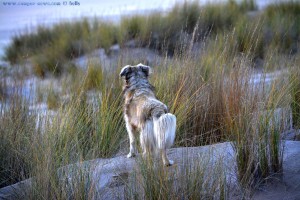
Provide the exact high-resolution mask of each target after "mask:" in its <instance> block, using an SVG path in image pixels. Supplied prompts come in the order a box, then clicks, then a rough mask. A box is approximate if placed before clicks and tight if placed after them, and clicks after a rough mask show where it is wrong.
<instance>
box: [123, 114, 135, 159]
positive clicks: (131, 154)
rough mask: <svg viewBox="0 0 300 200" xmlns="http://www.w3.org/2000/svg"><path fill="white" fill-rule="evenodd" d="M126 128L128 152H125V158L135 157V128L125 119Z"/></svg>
mask: <svg viewBox="0 0 300 200" xmlns="http://www.w3.org/2000/svg"><path fill="white" fill-rule="evenodd" d="M125 121H126V129H127V132H128V136H129V145H130V148H129V153H128V154H127V158H132V157H135V153H136V140H135V129H134V128H133V127H132V125H131V124H130V123H129V122H128V121H127V120H126V118H125Z"/></svg>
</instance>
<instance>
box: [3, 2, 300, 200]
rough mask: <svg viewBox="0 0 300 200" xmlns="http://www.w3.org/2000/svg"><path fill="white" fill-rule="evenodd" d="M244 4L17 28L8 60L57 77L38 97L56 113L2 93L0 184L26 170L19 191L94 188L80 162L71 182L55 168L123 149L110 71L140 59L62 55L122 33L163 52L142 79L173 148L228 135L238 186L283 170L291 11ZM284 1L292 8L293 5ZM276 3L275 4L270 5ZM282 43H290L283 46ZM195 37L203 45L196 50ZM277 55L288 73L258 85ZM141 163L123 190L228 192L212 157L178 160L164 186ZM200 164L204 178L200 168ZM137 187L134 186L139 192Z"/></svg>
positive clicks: (117, 93)
mask: <svg viewBox="0 0 300 200" xmlns="http://www.w3.org/2000/svg"><path fill="white" fill-rule="evenodd" d="M245 2H246V3H245ZM247 2H248V3H249V4H247ZM251 2H253V1H244V4H240V5H239V4H237V3H235V2H232V1H230V2H228V3H226V4H223V5H207V6H205V7H203V8H202V7H200V6H199V5H198V4H196V3H192V4H187V3H186V4H184V5H182V6H179V5H177V6H176V7H174V8H173V10H172V11H171V12H170V13H168V14H166V15H162V14H157V13H155V14H150V15H149V16H147V17H145V16H134V17H132V18H124V19H122V21H121V22H120V25H119V26H118V25H113V24H108V23H104V22H98V21H97V20H94V21H92V23H90V22H89V21H88V20H84V21H82V22H76V23H74V24H73V23H64V24H61V25H56V26H54V27H53V28H50V29H48V28H43V27H40V28H38V29H37V32H35V33H27V34H25V35H19V36H16V37H15V38H14V39H13V43H12V45H11V46H10V47H8V48H7V52H6V58H7V59H8V60H9V61H10V62H11V63H17V62H22V59H23V58H24V57H26V58H30V59H32V64H33V68H34V71H35V73H36V75H38V76H40V77H47V75H49V74H56V75H60V78H61V79H60V81H61V82H62V90H53V88H52V90H51V88H46V89H48V90H47V91H46V89H45V91H46V94H44V93H43V94H42V96H43V97H41V99H46V101H47V103H48V108H49V109H53V110H55V111H54V114H50V112H49V113H47V114H45V115H41V113H37V112H36V111H34V110H32V109H31V108H30V103H29V102H26V101H25V99H23V98H22V96H21V94H15V95H16V96H13V97H11V98H10V101H6V100H5V99H4V100H2V102H3V103H5V102H7V107H0V109H1V110H0V131H1V132H0V137H1V140H0V157H1V159H0V165H1V168H0V187H2V186H6V185H9V184H12V183H15V182H18V181H20V180H24V179H26V178H29V177H35V181H34V183H33V189H32V191H31V193H30V194H29V196H28V198H32V199H43V198H46V199H70V198H71V199H92V198H93V197H94V195H95V194H94V190H95V188H94V186H93V185H89V178H90V177H89V176H88V175H85V171H82V170H78V171H75V172H74V173H75V174H77V175H76V177H78V179H72V180H69V179H68V178H67V177H65V178H62V176H61V175H59V173H58V172H57V171H58V169H60V168H61V167H62V166H65V165H69V164H74V163H77V162H82V161H84V160H89V159H95V158H99V157H101V158H105V157H111V156H114V155H116V154H117V153H118V152H120V151H121V152H123V151H127V148H126V149H122V146H124V145H123V143H124V141H125V142H127V141H126V138H127V133H126V129H125V123H124V121H123V117H122V103H123V101H122V91H121V90H122V82H121V80H120V79H119V77H118V73H119V71H120V69H121V68H122V67H123V66H124V65H127V64H137V63H123V61H122V59H121V58H120V59H119V61H118V64H117V66H115V68H113V69H112V70H110V71H108V70H105V69H104V67H103V66H101V65H100V64H97V63H93V62H90V63H89V66H88V67H87V70H86V71H83V70H81V69H79V68H76V66H74V64H72V63H70V59H71V58H75V57H78V56H80V55H83V54H85V53H87V52H90V51H92V50H93V49H96V48H99V47H101V48H104V49H105V51H106V52H109V47H110V46H111V45H112V44H115V43H119V44H120V45H121V46H123V45H125V43H126V41H128V40H131V39H134V40H136V41H138V42H139V44H140V45H141V46H148V47H150V48H154V49H157V50H159V51H160V52H161V53H162V54H163V55H166V54H170V53H171V54H172V58H169V57H165V59H164V60H161V61H158V62H157V63H158V64H157V65H155V66H152V67H153V70H154V75H153V76H151V77H150V82H151V83H152V84H153V85H154V86H155V87H156V93H157V97H158V98H159V99H160V100H161V101H162V102H164V103H166V104H167V105H168V107H169V108H170V111H171V112H172V113H174V114H175V115H176V117H177V130H176V141H175V143H176V144H175V146H184V147H187V146H199V145H205V144H213V143H217V142H222V141H231V142H232V144H233V147H234V149H235V153H236V161H237V170H238V171H237V173H238V178H239V183H240V184H241V186H242V188H244V193H245V195H249V194H248V191H250V189H251V188H253V187H256V186H257V185H258V184H259V183H260V182H262V181H263V180H264V179H265V178H267V177H269V176H270V175H272V174H274V173H279V172H281V171H282V152H283V149H282V144H281V140H280V139H281V136H280V133H282V132H283V131H284V130H286V129H287V128H288V127H287V125H286V124H287V122H286V121H288V120H290V119H289V114H288V109H286V108H289V106H291V110H292V113H293V122H294V127H295V128H297V127H299V124H298V122H299V121H300V120H298V119H299V113H300V111H299V95H298V94H299V84H298V83H299V78H298V77H299V69H298V68H297V66H298V64H297V63H298V62H299V60H297V59H294V58H295V57H296V56H297V55H298V54H297V53H295V52H293V51H291V50H292V49H293V44H294V41H295V40H297V39H296V38H295V37H294V36H291V37H290V36H289V34H291V35H293V34H294V33H297V31H298V29H297V27H298V24H297V23H296V22H297V21H296V20H298V19H297V17H298V15H299V14H298V13H299V12H296V11H295V12H291V13H288V12H287V11H286V9H285V6H286V4H284V5H283V6H282V7H280V6H274V7H272V6H271V7H269V8H267V10H266V12H263V14H261V15H259V16H257V17H254V18H251V20H250V18H249V17H248V16H246V15H245V14H243V12H245V11H248V10H255V6H251V5H252V4H251ZM290 4H291V5H294V6H295V8H294V7H293V9H295V10H296V9H297V8H298V6H299V5H298V4H297V3H290ZM287 7H288V6H287ZM277 9H279V10H280V12H275V11H276V10H277ZM228 10H230V11H232V12H228ZM272 10H275V11H272ZM225 11H226V12H225ZM242 11H243V12H242ZM273 12H274V14H272V13H273ZM271 15H276V16H277V17H273V16H271ZM286 15H288V16H289V18H288V19H289V20H290V21H289V22H288V26H290V28H289V29H286V31H287V32H286V33H288V34H283V35H282V34H281V33H280V32H278V30H276V29H273V28H272V26H273V23H275V24H277V23H278V24H280V25H282V26H283V25H286V24H287V21H285V19H286V18H285V16H286ZM279 16H280V17H279ZM281 17H283V18H282V19H284V20H280V19H281ZM294 17H295V18H294ZM279 18H280V19H279ZM298 21H299V20H298ZM276 27H278V26H277V25H276ZM70 33H74V34H70ZM273 33H274V34H275V33H276V34H277V33H278V34H280V37H281V39H280V43H277V42H279V41H278V40H277V39H276V38H277V36H276V37H275V36H274V37H273V36H272V37H271V40H270V41H268V40H266V39H265V38H266V34H271V35H272V34H273ZM285 35H286V36H287V37H285ZM39 38H41V39H39ZM179 38H180V39H179ZM41 41H43V42H41ZM288 41H291V45H283V47H284V49H282V48H280V47H281V44H283V43H286V42H288ZM70 42H71V43H72V45H71V43H70ZM199 43H200V44H201V47H199V48H198V49H196V50H195V49H193V47H194V46H195V45H197V44H199ZM287 53H289V54H288V55H287ZM258 58H261V59H264V62H263V65H262V66H261V68H262V69H263V70H265V71H263V73H262V76H261V77H262V80H259V81H261V82H259V83H258V84H257V83H255V81H257V80H254V79H253V73H254V72H255V71H254V68H252V67H251V66H255V60H256V59H258ZM43 59H45V60H43ZM286 60H289V62H286ZM279 61H280V62H279ZM281 62H283V63H284V64H285V65H286V66H285V68H286V70H287V71H288V72H289V73H290V74H291V75H290V77H289V78H286V77H284V76H279V77H277V78H276V79H274V80H273V81H271V82H269V83H264V81H263V78H264V76H266V74H265V72H266V71H268V70H270V69H277V68H279V69H280V68H282V66H280V63H281ZM48 63H49V64H48ZM66 66H68V67H66ZM0 84H1V83H0ZM1 88H5V84H1V85H0V95H1ZM3 90H4V89H3ZM40 90H43V89H40ZM41 92H43V91H41ZM44 95H45V96H44ZM44 97H45V98H44ZM37 119H39V120H37ZM207 159H209V157H208V158H207ZM218 167H219V168H218ZM140 168H141V171H142V173H141V174H140V175H139V176H133V178H132V180H131V182H130V183H128V184H129V185H128V187H127V189H128V190H127V191H126V194H127V195H128V198H136V199H139V198H146V199H153V198H158V199H160V198H161V199H163V197H164V196H165V195H171V196H174V198H175V197H176V195H179V196H181V197H182V198H188V199H197V198H199V197H203V196H204V197H207V198H208V199H210V198H217V199H228V190H227V189H226V186H225V184H224V181H225V180H226V177H225V176H224V174H223V173H221V172H222V170H223V168H222V166H221V165H216V168H213V169H210V168H209V167H208V166H207V167H205V165H204V166H202V165H201V166H199V168H197V169H196V170H193V171H189V169H188V168H187V169H186V170H187V171H186V174H185V175H184V176H183V177H177V178H178V179H179V180H181V179H182V181H181V183H182V184H179V185H172V184H171V183H170V181H169V179H168V178H170V176H169V175H170V174H168V173H166V171H164V170H162V171H161V170H157V169H156V168H153V166H152V167H151V166H148V165H146V164H145V163H140ZM214 169H216V171H214ZM210 170H211V171H210ZM207 171H208V172H207ZM205 172H207V173H209V174H210V175H211V176H209V177H206V176H205V175H204V173H205ZM153 174H155V175H157V176H154V175H153ZM63 177H64V176H63ZM195 177H197V178H195ZM171 178H172V177H171ZM62 179H63V180H62ZM210 183H213V185H211V184H210ZM69 185H72V187H71V188H72V189H70V187H69ZM140 189H141V191H143V192H142V193H138V192H137V190H139V191H140Z"/></svg>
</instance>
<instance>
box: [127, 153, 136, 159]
mask: <svg viewBox="0 0 300 200" xmlns="http://www.w3.org/2000/svg"><path fill="white" fill-rule="evenodd" d="M133 157H135V153H129V154H127V158H133Z"/></svg>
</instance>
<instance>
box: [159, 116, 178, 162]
mask: <svg viewBox="0 0 300 200" xmlns="http://www.w3.org/2000/svg"><path fill="white" fill-rule="evenodd" d="M175 130H176V117H175V116H174V115H172V114H170V113H167V114H163V115H162V116H160V117H159V118H158V119H154V135H155V141H156V145H157V148H158V150H159V151H160V155H161V158H162V160H163V163H164V165H166V166H170V165H172V164H173V161H172V160H169V159H168V157H167V154H166V149H168V148H170V147H171V146H172V145H173V143H174V140H175Z"/></svg>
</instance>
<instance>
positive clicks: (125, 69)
mask: <svg viewBox="0 0 300 200" xmlns="http://www.w3.org/2000/svg"><path fill="white" fill-rule="evenodd" d="M131 70H132V69H131V66H130V65H126V66H125V67H123V68H122V69H121V72H120V77H123V76H126V75H127V74H128V73H130V72H131Z"/></svg>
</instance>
